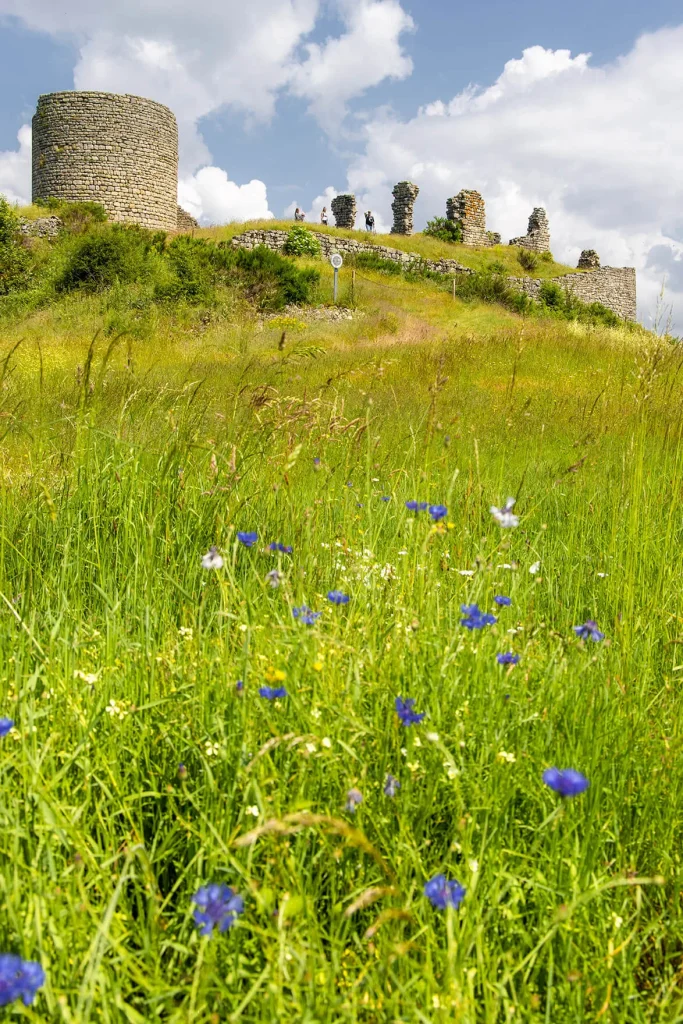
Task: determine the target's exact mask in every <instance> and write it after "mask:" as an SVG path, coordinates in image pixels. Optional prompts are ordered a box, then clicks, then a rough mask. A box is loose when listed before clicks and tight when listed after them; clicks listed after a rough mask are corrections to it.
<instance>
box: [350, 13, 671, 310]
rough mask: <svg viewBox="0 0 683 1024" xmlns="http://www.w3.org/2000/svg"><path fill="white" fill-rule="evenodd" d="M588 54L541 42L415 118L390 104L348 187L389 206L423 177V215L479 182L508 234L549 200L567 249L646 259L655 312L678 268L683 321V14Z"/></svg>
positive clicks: (369, 126) (646, 298)
mask: <svg viewBox="0 0 683 1024" xmlns="http://www.w3.org/2000/svg"><path fill="white" fill-rule="evenodd" d="M589 56H590V55H589V54H579V55H578V56H576V57H572V56H571V54H570V53H569V51H566V50H559V51H551V50H544V49H543V48H542V47H537V46H534V47H531V48H530V49H528V50H525V51H524V53H523V55H522V57H521V58H520V59H519V60H513V61H509V62H508V63H507V64H506V66H505V69H504V71H503V73H502V74H501V76H500V77H499V79H498V80H497V81H496V82H495V83H494V84H493V85H492V86H490V87H488V88H484V89H480V88H478V87H473V86H471V87H469V88H468V89H466V90H464V91H463V92H462V93H460V94H459V95H457V96H456V97H454V98H453V99H451V100H446V101H441V100H437V101H435V102H434V103H431V104H429V105H428V106H425V107H423V108H421V109H419V110H418V111H417V112H416V114H415V115H414V116H413V117H412V118H409V119H406V120H402V119H400V118H399V117H397V116H396V115H395V114H393V113H392V112H391V111H386V110H384V111H382V112H380V113H379V114H378V115H376V116H375V117H373V118H371V119H370V120H369V121H367V122H366V124H365V125H364V132H365V146H364V152H363V154H362V155H361V156H359V157H358V158H357V159H356V160H354V161H353V162H352V164H351V167H350V169H349V186H350V188H351V189H352V190H354V191H358V192H361V191H366V193H367V197H368V201H369V202H371V204H372V205H374V206H375V207H377V208H378V209H379V210H380V211H381V212H382V213H383V214H384V215H385V217H386V218H387V219H388V217H389V212H388V211H389V204H390V202H391V188H392V186H393V185H394V183H395V182H397V181H399V180H401V179H403V178H410V179H412V180H413V181H415V182H416V183H417V184H418V185H420V188H421V194H420V197H419V199H418V204H417V207H416V214H417V219H418V221H421V222H422V223H423V224H424V222H425V221H426V220H427V219H428V218H429V217H431V216H433V215H435V214H442V215H443V214H444V212H445V203H446V199H447V197H448V196H451V195H454V194H456V193H457V192H458V191H460V189H461V188H475V189H478V190H479V191H480V192H481V193H482V194H483V195H484V198H485V199H486V203H487V220H488V227H489V228H491V229H492V230H497V231H501V233H502V234H503V237H504V239H506V238H510V237H512V236H515V235H519V234H524V232H525V231H526V223H527V219H528V216H529V214H530V212H531V210H532V208H533V207H534V206H545V207H546V209H547V210H548V214H549V217H550V228H551V236H552V247H553V251H554V253H555V255H556V256H557V257H559V258H560V259H562V260H564V261H566V262H570V263H575V261H576V258H577V257H578V255H579V252H580V251H581V249H583V248H595V249H597V250H598V252H599V253H600V255H601V257H602V261H603V263H610V264H612V265H615V266H621V265H635V266H636V267H637V268H638V285H639V297H640V309H641V314H642V315H643V318H644V319H647V315H648V314H649V313H650V312H651V311H653V310H654V307H655V299H656V294H657V292H658V290H659V287H660V286H661V277H662V273H663V270H664V268H665V267H668V269H669V273H670V284H671V287H672V288H675V289H676V293H675V294H674V293H673V292H672V295H671V298H673V299H674V300H675V301H676V304H677V306H678V307H679V312H680V319H681V321H683V275H681V273H680V266H681V257H680V251H681V250H680V247H677V246H678V243H683V215H682V214H681V213H680V211H681V210H682V209H683V175H681V172H680V167H681V165H682V164H683V122H682V121H681V118H680V95H681V92H682V91H683V27H679V28H669V29H663V30H661V31H659V32H655V33H652V34H648V35H644V36H642V37H641V38H640V39H639V40H638V41H637V42H636V44H635V45H634V47H633V49H632V50H631V51H630V52H629V53H628V54H626V55H625V56H623V57H621V58H619V60H617V61H615V62H614V63H613V64H609V65H606V66H603V67H594V66H593V65H592V64H591V62H590V59H589ZM661 247H664V248H663V249H662V248H661ZM653 248H654V249H656V251H655V253H654V255H653V256H650V253H651V250H653ZM669 250H670V251H671V255H669ZM682 329H683V325H682Z"/></svg>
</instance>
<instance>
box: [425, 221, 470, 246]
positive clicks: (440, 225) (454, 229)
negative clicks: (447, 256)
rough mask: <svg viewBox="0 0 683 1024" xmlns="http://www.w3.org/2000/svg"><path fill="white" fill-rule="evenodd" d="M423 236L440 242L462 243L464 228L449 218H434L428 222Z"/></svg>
mask: <svg viewBox="0 0 683 1024" xmlns="http://www.w3.org/2000/svg"><path fill="white" fill-rule="evenodd" d="M423 234H425V235H429V236H430V238H438V239H439V241H440V242H454V243H455V242H462V227H461V225H460V223H459V222H458V221H454V220H449V219H448V218H447V217H434V218H433V219H432V220H428V221H427V227H426V228H425V229H424V232H423Z"/></svg>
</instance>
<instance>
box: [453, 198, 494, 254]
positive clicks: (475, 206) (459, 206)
mask: <svg viewBox="0 0 683 1024" xmlns="http://www.w3.org/2000/svg"><path fill="white" fill-rule="evenodd" d="M446 217H447V218H448V220H452V221H454V222H455V223H456V224H459V225H460V230H461V231H462V241H463V244H464V245H490V244H491V242H490V239H489V237H488V232H487V231H486V205H485V203H484V200H483V199H482V197H481V194H480V193H479V192H474V191H472V190H471V189H466V188H464V189H463V190H462V191H461V192H458V194H457V196H454V197H453V198H452V199H448V200H447V201H446Z"/></svg>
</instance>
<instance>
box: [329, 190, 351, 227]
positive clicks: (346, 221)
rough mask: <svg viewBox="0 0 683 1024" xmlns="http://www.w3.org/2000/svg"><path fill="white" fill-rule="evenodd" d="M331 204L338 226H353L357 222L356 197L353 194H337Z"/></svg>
mask: <svg viewBox="0 0 683 1024" xmlns="http://www.w3.org/2000/svg"><path fill="white" fill-rule="evenodd" d="M330 206H331V207H332V213H333V215H334V222H335V225H336V226H337V227H338V228H353V227H354V225H355V223H356V197H355V196H352V195H341V196H335V198H334V199H333V200H332V202H331V204H330Z"/></svg>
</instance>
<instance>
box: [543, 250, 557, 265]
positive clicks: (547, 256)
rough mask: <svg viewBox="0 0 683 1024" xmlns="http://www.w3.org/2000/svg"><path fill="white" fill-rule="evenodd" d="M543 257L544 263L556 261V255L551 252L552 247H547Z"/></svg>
mask: <svg viewBox="0 0 683 1024" xmlns="http://www.w3.org/2000/svg"><path fill="white" fill-rule="evenodd" d="M541 259H542V260H543V262H544V263H554V262H555V257H554V256H553V254H552V253H551V251H550V249H546V251H545V252H542V253H541Z"/></svg>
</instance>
